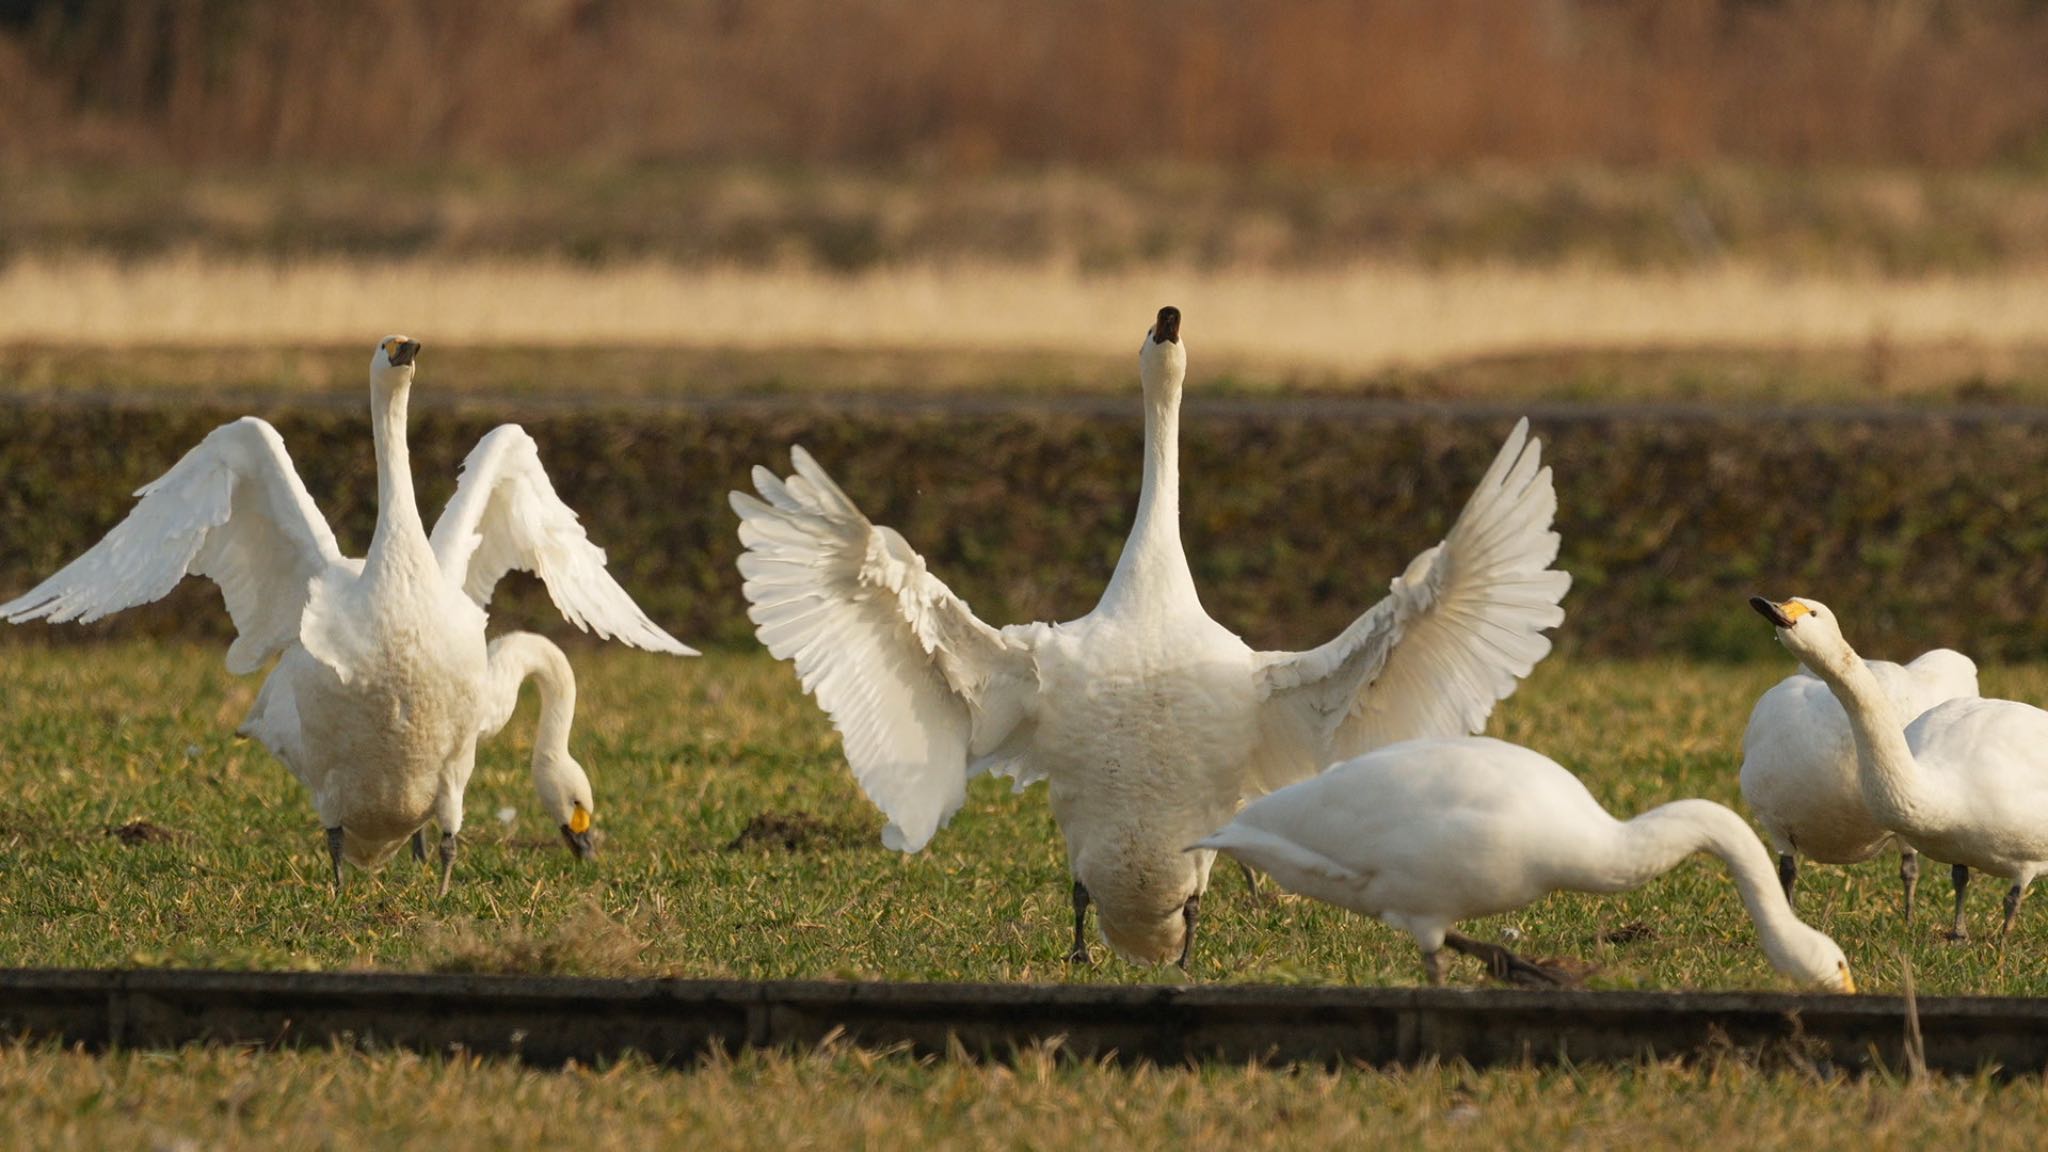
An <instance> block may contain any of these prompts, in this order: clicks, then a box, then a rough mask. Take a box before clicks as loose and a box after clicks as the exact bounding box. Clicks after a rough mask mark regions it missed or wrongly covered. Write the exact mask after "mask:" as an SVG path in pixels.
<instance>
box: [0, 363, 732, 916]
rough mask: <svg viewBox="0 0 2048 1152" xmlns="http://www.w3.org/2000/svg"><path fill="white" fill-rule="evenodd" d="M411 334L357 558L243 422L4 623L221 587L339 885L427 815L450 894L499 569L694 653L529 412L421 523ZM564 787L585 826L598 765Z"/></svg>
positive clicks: (394, 379) (378, 426)
mask: <svg viewBox="0 0 2048 1152" xmlns="http://www.w3.org/2000/svg"><path fill="white" fill-rule="evenodd" d="M419 347H420V346H419V343H418V342H417V341H413V340H408V339H406V338H404V337H401V336H393V337H390V338H388V339H386V340H384V341H383V342H381V343H380V344H378V346H377V351H376V352H375V353H374V354H373V356H372V359H371V370H370V392H371V401H372V403H371V416H372V425H373V431H374V436H375V442H376V453H377V501H378V512H377V527H376V533H375V535H374V537H373V538H372V540H371V544H370V549H369V552H368V553H367V554H366V555H365V556H364V557H363V558H361V559H356V558H352V557H348V556H344V555H342V553H341V549H340V547H339V546H338V545H337V544H336V542H335V539H334V533H333V531H332V530H331V529H329V528H328V526H327V521H326V518H325V517H323V516H322V515H321V514H320V509H319V507H318V506H317V505H315V504H314V503H313V499H312V497H311V496H310V495H309V494H308V493H307V492H306V487H305V485H304V484H303V483H302V482H301V481H300V479H299V476H298V473H297V471H296V470H295V469H294V468H293V467H292V461H291V457H290V455H289V454H288V453H287V452H286V451H285V446H284V441H283V439H282V438H281V437H279V436H278V434H277V430H276V429H274V428H272V427H271V426H270V425H269V424H268V423H266V422H264V421H262V420H260V419H257V418H255V417H244V418H243V419H240V420H237V421H234V422H233V423H230V424H225V425H222V426H221V427H220V428H217V429H215V430H214V431H213V432H212V433H210V434H209V435H208V436H207V437H206V439H205V440H203V441H201V442H200V443H199V445H198V446H197V447H195V448H193V449H192V450H191V451H190V452H188V453H186V454H185V456H184V458H183V459H181V460H179V461H178V463H177V464H176V465H174V466H173V467H172V468H171V470H170V471H169V472H166V473H165V474H164V475H163V476H162V477H160V478H158V479H157V480H156V481H154V482H153V483H151V484H149V485H147V486H146V487H144V488H143V489H142V490H141V491H140V492H139V493H137V495H138V496H139V497H140V500H139V502H138V503H137V504H136V506H135V508H134V509H133V510H132V511H130V512H129V514H128V516H127V518H126V519H124V520H123V521H122V522H121V523H120V524H118V525H116V526H115V528H114V529H113V530H112V531H111V532H109V533H107V535H106V537H105V538H104V539H102V540H101V541H100V542H99V543H98V544H96V545H94V546H93V547H92V548H91V549H89V550H88V551H87V552H86V553H85V554H84V555H82V556H80V557H79V558H78V559H76V560H73V561H72V562H71V563H70V564H68V565H66V566H65V567H64V568H63V569H61V570H60V571H58V572H57V573H56V574H55V575H54V576H51V577H50V578H49V579H47V580H45V581H43V582H42V583H41V584H39V585H37V586H36V587H35V588H34V589H33V590H31V591H29V592H28V593H27V594H25V595H23V596H20V597H18V598H16V599H14V600H12V601H9V602H8V603H6V604H0V615H4V616H5V617H6V618H7V619H8V620H9V621H11V622H14V623H22V622H24V621H29V620H38V619H44V620H50V621H52V622H64V621H72V620H76V621H81V622H90V621H93V620H97V619H99V618H100V617H102V616H106V615H108V614H109V613H113V612H118V611H120V610H122V609H124V608H131V607H134V606H136V605H140V604H147V603H149V602H151V601H153V600H157V599H159V598H161V597H162V596H164V595H165V594H166V593H168V592H169V591H170V590H171V589H172V588H173V587H175V586H176V585H177V584H178V582H179V581H180V580H182V579H184V578H185V577H186V576H188V575H195V576H204V577H206V578H207V579H210V580H212V581H213V582H214V583H215V584H217V585H219V587H220V591H221V598H222V599H223V600H224V601H225V602H226V605H227V610H228V615H229V617H230V618H231V619H232V620H233V621H234V625H235V640H234V643H233V644H232V645H230V646H229V648H228V655H227V664H228V669H229V670H230V671H232V672H234V673H236V674H237V675H245V674H247V673H250V672H254V671H256V670H257V669H259V668H261V667H262V666H263V665H264V664H265V663H266V662H267V661H269V660H271V659H272V658H273V657H276V658H278V662H277V666H276V668H275V669H274V670H273V671H272V673H271V675H270V676H269V678H268V679H266V680H265V682H264V685H263V689H262V691H261V692H260V693H259V694H258V696H257V700H256V704H255V706H254V707H253V708H252V710H251V712H250V715H249V717H248V719H247V720H246V721H245V722H244V724H243V726H242V729H241V730H242V732H243V733H244V734H245V735H250V736H254V737H256V738H258V739H260V740H261V741H262V742H263V743H264V744H265V745H266V746H267V747H268V748H270V750H271V751H272V752H273V753H274V754H276V755H277V757H278V758H279V759H281V760H283V761H284V762H285V764H286V766H288V767H289V768H290V769H291V770H292V772H293V774H294V775H295V776H297V777H298V778H299V780H300V781H301V782H303V783H304V784H305V785H306V787H307V789H308V790H309V791H311V792H312V793H313V799H314V805H315V807H316V808H317V809H318V810H319V812H320V818H321V823H322V825H323V826H324V827H325V828H326V829H327V834H328V844H329V849H330V852H331V853H332V856H333V863H334V877H335V883H336V884H337V885H339V884H340V882H341V874H342V873H341V861H342V860H343V858H344V857H346V858H348V859H351V860H355V861H357V862H358V863H363V864H369V863H374V862H376V861H378V860H381V859H383V858H384V857H385V856H386V855H388V854H389V853H390V852H391V851H392V850H393V849H394V848H395V847H396V846H397V845H399V844H401V843H403V842H404V841H405V840H406V839H407V838H409V837H412V836H413V835H414V834H415V833H416V832H418V830H419V829H420V828H421V826H422V825H423V824H424V823H425V822H426V821H428V820H429V819H431V820H433V821H434V822H435V823H436V824H437V825H439V827H440V828H441V831H442V838H441V856H442V885H443V888H444V890H445V888H446V885H447V878H448V875H449V873H450V872H452V870H453V867H454V859H455V845H456V839H455V837H456V833H457V832H458V831H459V830H460V828H461V824H462V812H461V808H462V791H463V788H464V787H465V786H466V784H467V782H468V779H469V773H470V770H471V769H472V768H473V767H474V757H475V751H476V740H477V738H478V735H479V733H480V732H481V731H483V730H484V729H485V728H487V727H494V725H493V723H492V722H493V721H495V722H496V724H499V725H501V724H502V723H503V718H502V716H500V715H498V713H500V712H502V711H504V710H505V709H504V708H503V707H502V705H501V704H500V702H499V701H498V700H497V699H496V697H497V696H498V695H501V693H498V692H494V691H493V690H492V684H493V671H494V670H493V668H492V666H491V661H492V655H491V654H490V653H489V652H487V650H486V645H485V636H484V626H485V611H484V610H485V609H486V608H487V607H488V606H489V604H490V600H491V594H492V591H493V589H495V588H496V586H497V584H498V581H499V580H500V579H501V578H502V577H503V576H504V575H505V573H507V572H509V571H511V570H513V569H519V570H522V571H527V572H531V573H533V574H535V575H537V576H539V577H540V579H541V581H542V582H543V583H544V584H545V585H546V586H547V589H548V594H549V595H550V596H551V597H552V598H553V600H554V603H555V605H556V606H557V607H558V608H559V609H560V610H561V612H562V614H563V615H564V616H566V617H567V618H568V619H569V620H570V622H571V623H574V624H575V625H576V626H578V627H579V628H583V629H585V630H588V631H591V632H595V633H596V634H598V635H599V636H604V637H608V638H612V639H616V640H618V641H620V642H622V643H625V644H630V645H633V646H634V647H638V648H645V649H648V650H650V651H655V652H666V653H670V654H674V655H690V654H692V652H691V650H690V649H689V648H687V647H685V646H684V645H683V644H681V643H680V642H678V641H677V640H676V639H675V638H674V637H672V636H670V635H669V634H668V633H666V632H664V631H662V630H661V629H660V628H659V627H657V626H656V625H655V624H654V623H653V622H652V621H651V620H649V619H648V618H647V615H646V614H645V613H644V612H642V611H641V610H640V608H639V606H638V605H636V604H634V603H633V600H632V598H631V597H630V596H628V595H627V594H626V592H625V590H624V589H622V588H620V587H619V585H618V583H617V582H616V581H614V580H613V579H612V578H611V575H610V574H609V573H608V572H607V571H606V570H605V556H604V552H603V550H602V549H600V548H598V547H597V545H595V544H593V543H592V542H591V541H590V539H589V538H588V536H587V535H586V534H585V533H584V531H583V528H582V526H581V525H580V524H579V523H578V522H577V519H576V514H575V513H574V512H573V511H571V510H570V509H569V508H568V506H567V505H565V504H563V503H562V501H561V499H560V497H558V496H557V495H556V494H555V490H554V486H553V485H552V484H551V483H549V481H548V477H547V473H546V472H545V471H544V470H543V469H542V467H541V464H540V457H539V453H538V451H537V449H536V448H535V445H534V442H533V439H532V437H530V436H528V435H527V434H526V432H525V431H524V430H522V429H521V428H519V427H518V426H517V425H512V424H507V425H504V426H502V427H500V428H497V429H495V430H494V431H492V432H491V433H490V434H489V435H487V436H485V437H484V438H483V440H482V441H481V442H480V443H478V445H477V446H476V449H475V450H474V451H472V452H471V453H470V456H469V459H468V460H467V461H466V462H465V463H464V465H463V471H462V477H461V480H460V482H459V484H458V485H457V487H456V491H455V495H454V497H453V498H452V499H451V500H450V501H449V502H448V507H447V509H446V510H445V511H444V512H443V513H442V516H441V519H440V522H439V523H437V524H436V525H435V527H434V532H433V535H432V537H431V538H430V537H429V536H428V535H427V532H426V530H425V528H424V526H423V525H422V523H421V521H420V516H419V509H418V505H417V503H416V501H415V499H414V496H413V486H412V471H411V463H410V460H409V458H408V455H407V450H406V438H405V425H406V405H407V399H408V396H409V394H410V390H411V386H412V380H413V371H414V363H415V359H416V357H417V356H418V353H419ZM497 675H498V678H499V679H502V678H504V676H505V675H507V673H506V672H505V670H498V671H497ZM514 682H515V685H516V677H515V680H514ZM515 691H516V687H515ZM579 774H580V773H579ZM548 792H549V789H548V788H546V787H543V794H544V795H546V794H548ZM555 792H557V793H559V794H560V795H562V796H564V797H566V798H567V799H566V800H565V801H564V803H566V804H572V805H573V804H578V803H580V804H581V805H582V806H583V807H584V811H583V812H582V814H581V815H580V816H578V814H577V813H576V812H574V811H569V812H566V813H555V815H556V816H557V817H558V818H559V819H560V821H561V822H562V823H563V824H564V825H571V824H574V825H578V827H577V831H578V832H582V831H585V830H587V828H588V826H589V824H588V817H589V813H588V805H589V803H590V801H589V796H588V783H587V781H585V782H584V784H583V786H582V789H581V791H580V793H578V792H577V790H576V789H575V788H573V787H568V786H563V787H559V788H556V789H555Z"/></svg>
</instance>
